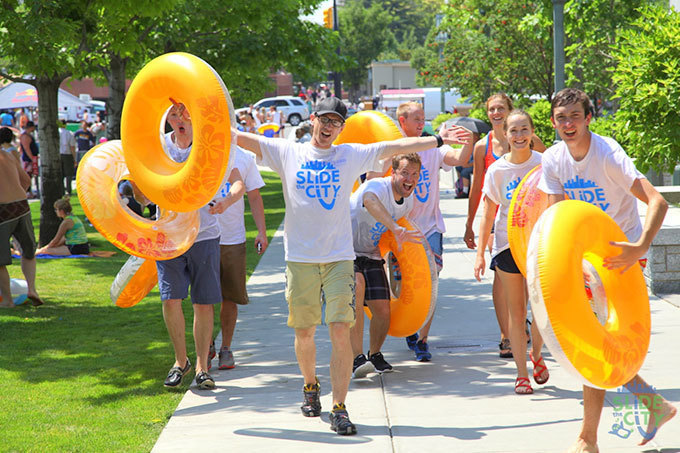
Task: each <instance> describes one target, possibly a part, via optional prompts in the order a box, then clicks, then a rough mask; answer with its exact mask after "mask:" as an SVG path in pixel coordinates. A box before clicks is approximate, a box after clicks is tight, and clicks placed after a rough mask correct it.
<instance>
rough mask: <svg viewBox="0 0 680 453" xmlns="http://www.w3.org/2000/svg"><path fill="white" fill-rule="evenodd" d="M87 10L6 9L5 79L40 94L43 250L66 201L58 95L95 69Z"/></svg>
mask: <svg viewBox="0 0 680 453" xmlns="http://www.w3.org/2000/svg"><path fill="white" fill-rule="evenodd" d="M84 14H85V9H84V8H82V2H79V1H76V0H60V1H57V0H24V1H22V2H16V3H14V2H12V3H11V4H10V3H8V2H4V3H3V8H0V55H2V56H3V60H2V65H3V67H2V69H0V76H2V77H4V78H6V79H9V80H12V81H15V82H25V83H30V84H32V85H34V86H35V87H36V89H37V91H38V108H39V111H40V115H39V121H38V137H39V141H40V167H41V168H40V170H41V171H40V173H41V179H42V191H41V215H40V235H39V242H40V244H46V243H47V242H49V241H50V240H51V239H52V238H53V237H54V235H55V233H56V231H57V228H58V226H59V223H60V220H59V218H58V217H57V216H56V215H55V213H54V209H53V207H52V206H53V204H54V202H55V201H56V200H57V199H58V198H61V196H62V195H63V193H64V192H63V190H64V189H63V184H62V182H61V162H60V158H59V132H58V128H57V93H58V90H59V85H60V84H61V82H62V81H64V79H66V77H68V76H70V75H76V76H77V75H82V74H84V73H85V72H86V71H87V70H88V68H89V66H88V60H89V55H88V53H87V51H86V50H85V49H84V41H85V38H84V36H83V33H82V24H83V18H84Z"/></svg>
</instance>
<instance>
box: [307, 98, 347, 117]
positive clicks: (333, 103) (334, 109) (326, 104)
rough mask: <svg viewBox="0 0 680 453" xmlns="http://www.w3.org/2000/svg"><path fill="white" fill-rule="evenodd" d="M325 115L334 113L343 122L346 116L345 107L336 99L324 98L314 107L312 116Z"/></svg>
mask: <svg viewBox="0 0 680 453" xmlns="http://www.w3.org/2000/svg"><path fill="white" fill-rule="evenodd" d="M327 113H335V114H336V115H340V118H342V119H343V121H344V120H345V117H346V116H347V107H346V106H345V103H344V102H342V101H341V100H340V99H338V98H336V97H330V98H326V99H324V100H322V101H320V102H319V103H318V104H317V105H316V110H315V111H314V114H315V115H316V116H321V115H325V114H327Z"/></svg>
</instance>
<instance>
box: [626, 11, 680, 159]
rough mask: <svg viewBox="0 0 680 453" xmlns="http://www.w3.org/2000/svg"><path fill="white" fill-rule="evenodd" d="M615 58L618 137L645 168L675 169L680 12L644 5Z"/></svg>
mask: <svg viewBox="0 0 680 453" xmlns="http://www.w3.org/2000/svg"><path fill="white" fill-rule="evenodd" d="M613 57H614V58H615V60H616V62H617V63H618V65H617V69H616V72H615V73H614V76H613V79H614V82H615V83H616V86H617V88H616V95H617V96H618V97H619V102H620V108H619V110H618V111H617V112H616V117H615V118H616V123H617V129H618V130H619V131H620V132H619V136H618V137H617V138H618V139H619V140H620V141H621V142H622V144H623V145H624V147H625V148H626V151H627V152H628V154H629V155H631V156H633V157H635V158H636V164H637V165H638V168H640V170H641V171H646V170H647V169H649V168H650V167H651V168H653V169H655V170H657V171H661V170H663V171H670V172H672V171H673V168H674V167H675V165H676V163H677V162H678V161H680V147H679V145H678V144H679V143H680V128H679V127H678V125H679V124H680V13H678V12H676V11H673V10H668V8H667V7H665V6H648V7H644V8H642V9H641V10H640V17H639V18H638V19H637V20H636V21H635V22H633V24H632V28H630V29H627V30H624V31H622V32H621V33H620V36H619V42H618V44H617V46H616V48H615V49H614V52H613Z"/></svg>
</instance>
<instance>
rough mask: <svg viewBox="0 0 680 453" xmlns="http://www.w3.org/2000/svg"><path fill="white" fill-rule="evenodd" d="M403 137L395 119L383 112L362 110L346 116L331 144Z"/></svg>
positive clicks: (364, 142)
mask: <svg viewBox="0 0 680 453" xmlns="http://www.w3.org/2000/svg"><path fill="white" fill-rule="evenodd" d="M403 137H405V135H404V133H403V132H402V130H401V128H399V126H398V125H397V123H395V121H394V120H393V119H392V118H390V117H389V116H387V115H385V114H384V113H380V112H376V111H375V110H363V111H361V112H357V113H355V114H354V115H352V116H350V117H349V118H347V121H345V127H344V129H343V130H342V132H340V135H338V138H336V139H335V141H334V142H333V144H335V145H341V144H343V143H361V144H364V145H368V144H370V143H376V142H384V141H388V140H396V139H398V138H403Z"/></svg>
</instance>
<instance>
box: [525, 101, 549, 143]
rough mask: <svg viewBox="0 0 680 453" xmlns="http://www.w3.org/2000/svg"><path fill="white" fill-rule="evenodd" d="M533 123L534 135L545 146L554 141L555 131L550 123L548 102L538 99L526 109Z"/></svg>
mask: <svg viewBox="0 0 680 453" xmlns="http://www.w3.org/2000/svg"><path fill="white" fill-rule="evenodd" d="M526 111H527V113H528V114H529V115H531V119H532V120H533V121H534V133H535V134H536V135H537V136H538V138H540V139H541V141H542V142H543V143H545V144H546V146H550V143H552V142H553V140H554V139H555V129H554V128H553V126H552V123H551V122H550V101H547V100H545V99H539V100H538V101H536V102H534V103H533V104H531V106H529V107H528V108H527V109H526Z"/></svg>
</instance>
